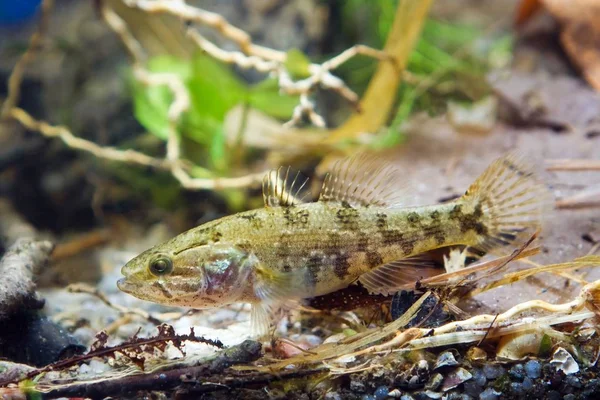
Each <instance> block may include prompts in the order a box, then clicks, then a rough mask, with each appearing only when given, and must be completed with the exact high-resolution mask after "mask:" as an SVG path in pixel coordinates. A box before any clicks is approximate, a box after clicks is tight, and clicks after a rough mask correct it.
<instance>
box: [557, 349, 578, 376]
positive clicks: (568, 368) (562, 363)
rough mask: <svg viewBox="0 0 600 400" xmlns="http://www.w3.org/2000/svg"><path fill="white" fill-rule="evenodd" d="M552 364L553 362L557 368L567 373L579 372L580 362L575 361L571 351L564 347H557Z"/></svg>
mask: <svg viewBox="0 0 600 400" xmlns="http://www.w3.org/2000/svg"><path fill="white" fill-rule="evenodd" d="M550 364H552V365H553V366H554V367H555V368H556V369H557V370H559V371H562V372H564V373H565V375H570V374H575V373H577V372H579V364H577V361H575V359H574V358H573V356H572V355H571V353H569V352H568V351H567V350H565V349H564V348H562V347H559V348H558V349H556V351H555V352H554V354H553V355H552V360H550Z"/></svg>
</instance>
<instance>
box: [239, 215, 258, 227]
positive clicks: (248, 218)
mask: <svg viewBox="0 0 600 400" xmlns="http://www.w3.org/2000/svg"><path fill="white" fill-rule="evenodd" d="M239 218H240V219H243V220H246V221H248V223H249V224H250V226H252V227H253V228H255V229H261V228H262V227H263V220H262V219H261V218H259V217H258V215H257V213H252V214H241V215H240V216H239Z"/></svg>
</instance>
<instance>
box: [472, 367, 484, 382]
mask: <svg viewBox="0 0 600 400" xmlns="http://www.w3.org/2000/svg"><path fill="white" fill-rule="evenodd" d="M471 374H472V375H473V381H475V383H477V384H478V385H479V386H485V383H486V382H487V379H486V377H485V375H484V374H483V372H482V371H481V370H480V369H478V368H473V371H471Z"/></svg>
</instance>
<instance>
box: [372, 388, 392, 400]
mask: <svg viewBox="0 0 600 400" xmlns="http://www.w3.org/2000/svg"><path fill="white" fill-rule="evenodd" d="M389 393H390V389H389V388H388V387H387V386H379V387H378V388H377V389H375V392H374V393H373V396H375V399H376V400H383V399H386V398H387V397H388V395H389Z"/></svg>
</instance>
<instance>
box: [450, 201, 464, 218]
mask: <svg viewBox="0 0 600 400" xmlns="http://www.w3.org/2000/svg"><path fill="white" fill-rule="evenodd" d="M449 215H450V219H459V218H460V217H461V216H462V215H463V212H462V205H460V204H457V205H455V206H454V207H453V208H452V210H451V211H450V214H449Z"/></svg>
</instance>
